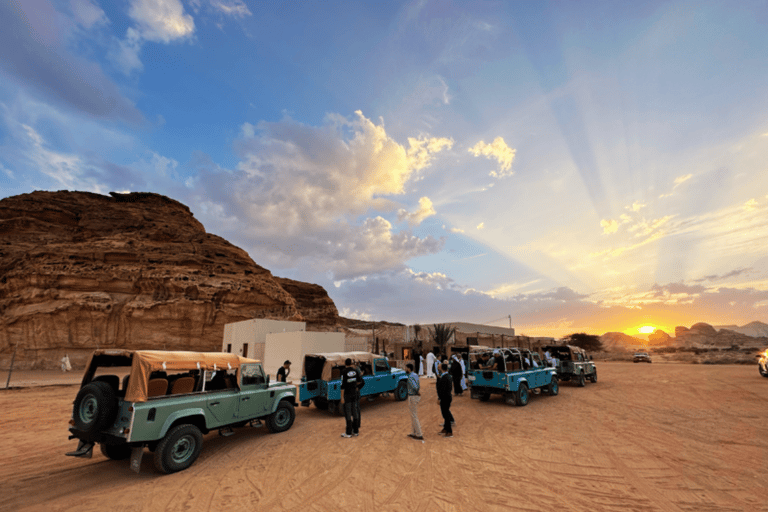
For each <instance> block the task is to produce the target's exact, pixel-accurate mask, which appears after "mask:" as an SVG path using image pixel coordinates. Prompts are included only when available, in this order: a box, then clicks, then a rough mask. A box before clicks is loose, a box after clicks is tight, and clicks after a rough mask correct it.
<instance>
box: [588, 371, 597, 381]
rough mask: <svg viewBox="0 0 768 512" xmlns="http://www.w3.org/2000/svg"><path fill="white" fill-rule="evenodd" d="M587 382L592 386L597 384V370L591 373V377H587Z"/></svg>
mask: <svg viewBox="0 0 768 512" xmlns="http://www.w3.org/2000/svg"><path fill="white" fill-rule="evenodd" d="M589 380H590V381H591V382H592V383H593V384H594V383H596V382H597V370H595V371H593V372H592V375H590V376H589Z"/></svg>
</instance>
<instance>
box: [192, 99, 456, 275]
mask: <svg viewBox="0 0 768 512" xmlns="http://www.w3.org/2000/svg"><path fill="white" fill-rule="evenodd" d="M407 140H408V146H407V147H406V146H405V145H402V144H400V143H398V142H397V141H395V140H394V139H393V138H392V137H390V136H389V135H388V134H387V132H386V130H385V128H384V126H383V125H381V124H379V125H377V124H375V123H373V122H372V121H370V120H369V119H367V118H365V116H363V114H362V112H359V111H358V112H356V113H355V115H354V116H353V117H352V118H351V119H347V118H345V117H342V116H339V115H330V116H328V118H327V122H326V123H325V124H324V125H322V126H318V127H314V126H307V125H303V124H301V123H298V122H295V121H293V120H292V119H290V118H286V119H284V120H282V121H280V122H275V123H266V122H260V123H258V124H256V125H253V124H250V123H245V124H243V126H242V127H241V136H240V138H239V139H238V140H237V141H236V143H235V150H236V152H237V154H238V156H239V159H240V162H239V163H238V165H237V169H236V170H234V171H229V170H225V169H220V168H218V167H217V166H215V165H213V164H212V163H211V162H204V161H201V162H198V163H197V164H195V165H198V166H199V168H198V169H197V172H196V173H195V175H196V178H195V179H194V180H193V181H192V182H190V183H189V186H190V187H191V188H190V192H188V193H189V194H191V195H192V197H191V198H190V200H192V201H194V202H195V203H197V204H206V208H207V212H208V213H207V217H208V218H209V219H210V222H212V223H213V224H214V225H216V229H217V230H219V231H222V232H224V233H232V235H233V238H234V239H235V240H237V241H238V243H239V244H240V245H242V246H244V247H245V248H246V249H247V250H249V251H250V252H251V254H252V255H254V257H255V258H257V260H258V261H260V262H262V261H263V262H265V263H266V264H269V265H273V267H270V268H274V267H276V268H291V267H295V266H297V265H301V266H306V267H307V268H313V269H315V270H317V271H321V272H323V273H325V272H326V271H329V272H330V273H331V274H332V275H333V276H334V280H337V281H339V280H348V279H354V278H356V277H360V276H364V275H368V274H373V273H378V272H383V271H388V270H396V269H403V268H405V264H404V262H405V261H407V260H409V259H411V258H414V257H417V256H423V255H426V254H432V253H435V252H437V251H439V250H441V248H442V246H443V244H444V240H443V239H436V238H434V237H431V236H427V237H425V238H419V237H417V236H414V235H413V234H412V233H411V232H410V231H408V230H397V229H395V228H394V227H393V225H392V223H391V221H390V220H388V219H387V218H386V217H387V216H388V215H391V216H392V217H398V218H400V219H401V220H403V219H405V220H408V222H409V223H410V224H414V223H418V222H420V221H421V220H423V219H424V218H426V217H427V216H429V215H433V214H434V208H433V206H432V203H431V201H430V200H429V198H426V197H422V198H421V199H420V200H419V203H418V206H417V207H416V208H414V210H415V211H413V212H412V213H409V212H408V209H407V208H406V209H403V208H399V209H398V206H399V205H398V203H397V202H396V201H394V200H393V198H394V197H396V196H400V195H403V194H404V193H405V187H406V184H408V183H409V182H411V181H412V180H414V179H416V177H417V176H418V174H419V172H421V171H424V170H425V169H426V168H428V167H429V166H430V165H432V162H433V160H434V158H435V157H436V155H437V154H439V153H440V152H441V151H443V150H444V149H446V148H448V147H450V144H451V142H450V141H449V140H447V139H440V138H433V137H429V136H427V135H422V136H419V137H417V138H409V139H407ZM193 172H194V170H193ZM233 219H237V220H234V221H233Z"/></svg>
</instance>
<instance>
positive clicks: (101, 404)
mask: <svg viewBox="0 0 768 512" xmlns="http://www.w3.org/2000/svg"><path fill="white" fill-rule="evenodd" d="M116 417H117V396H115V390H114V389H112V386H110V385H109V384H107V383H106V382H99V381H96V382H91V383H90V384H86V385H85V386H83V387H82V388H80V391H78V393H77V397H76V398H75V405H74V408H73V409H72V418H73V419H74V421H75V428H76V429H77V430H80V431H82V432H85V434H86V435H87V437H88V439H87V441H90V442H93V441H96V440H97V439H96V437H97V435H98V433H99V432H101V431H102V430H103V429H105V428H107V427H109V426H110V425H111V424H112V423H113V422H114V421H115V418H116Z"/></svg>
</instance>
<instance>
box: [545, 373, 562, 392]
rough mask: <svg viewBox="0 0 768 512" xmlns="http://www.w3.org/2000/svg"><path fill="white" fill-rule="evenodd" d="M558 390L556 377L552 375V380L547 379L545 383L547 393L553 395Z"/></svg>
mask: <svg viewBox="0 0 768 512" xmlns="http://www.w3.org/2000/svg"><path fill="white" fill-rule="evenodd" d="M559 392H560V387H559V386H558V385H557V377H555V376H554V375H553V376H552V380H551V381H549V384H548V385H547V393H549V396H555V395H556V394H558V393H559Z"/></svg>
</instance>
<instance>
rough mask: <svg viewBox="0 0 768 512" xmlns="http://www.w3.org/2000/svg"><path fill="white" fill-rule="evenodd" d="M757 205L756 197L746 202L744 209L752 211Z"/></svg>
mask: <svg viewBox="0 0 768 512" xmlns="http://www.w3.org/2000/svg"><path fill="white" fill-rule="evenodd" d="M757 205H758V203H757V201H756V200H755V199H750V200H749V201H747V202H746V203H744V209H745V210H746V211H748V212H751V211H753V210H754V209H756V208H757Z"/></svg>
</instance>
